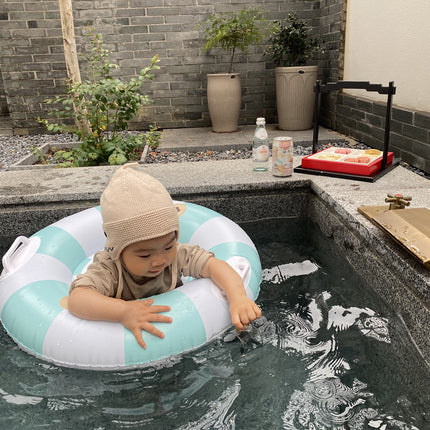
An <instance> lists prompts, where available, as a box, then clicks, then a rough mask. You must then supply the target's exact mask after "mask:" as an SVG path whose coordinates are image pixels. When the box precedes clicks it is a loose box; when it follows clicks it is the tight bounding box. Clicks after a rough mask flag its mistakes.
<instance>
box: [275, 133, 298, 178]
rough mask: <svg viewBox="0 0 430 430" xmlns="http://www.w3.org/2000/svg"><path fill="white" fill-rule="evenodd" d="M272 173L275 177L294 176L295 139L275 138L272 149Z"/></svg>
mask: <svg viewBox="0 0 430 430" xmlns="http://www.w3.org/2000/svg"><path fill="white" fill-rule="evenodd" d="M272 172H273V175H274V176H291V175H292V174H293V138H292V137H275V138H274V139H273V147H272Z"/></svg>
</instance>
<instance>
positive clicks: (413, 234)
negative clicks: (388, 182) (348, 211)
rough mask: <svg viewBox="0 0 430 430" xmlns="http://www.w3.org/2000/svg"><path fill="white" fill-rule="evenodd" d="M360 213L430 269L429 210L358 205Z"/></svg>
mask: <svg viewBox="0 0 430 430" xmlns="http://www.w3.org/2000/svg"><path fill="white" fill-rule="evenodd" d="M357 210H358V212H360V213H361V214H362V215H364V216H365V217H366V218H368V219H369V220H370V221H372V222H373V223H374V224H375V225H377V226H378V227H379V228H381V229H382V230H383V231H385V232H386V233H388V235H389V236H391V237H392V238H394V239H395V240H396V241H397V242H398V243H400V244H401V245H402V246H404V247H405V248H406V249H407V250H408V251H409V252H411V253H412V254H413V255H414V256H415V257H416V258H418V259H419V260H420V261H421V262H422V263H423V264H424V266H425V267H426V268H427V269H429V270H430V210H429V209H427V208H412V209H394V210H389V209H388V206H360V207H359V208H358V209H357Z"/></svg>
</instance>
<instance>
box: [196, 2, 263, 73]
mask: <svg viewBox="0 0 430 430" xmlns="http://www.w3.org/2000/svg"><path fill="white" fill-rule="evenodd" d="M200 25H201V26H203V27H205V30H204V41H205V44H204V46H203V49H204V50H205V51H209V50H210V49H211V48H217V47H220V48H221V49H224V50H225V51H229V52H230V66H229V71H228V73H231V72H232V70H233V60H234V54H235V53H236V49H240V50H241V51H242V52H243V53H244V54H247V53H248V49H249V47H250V45H252V44H254V43H255V44H257V45H258V44H259V43H260V42H261V41H262V40H263V39H264V37H265V35H266V34H267V33H268V32H269V31H270V25H268V24H267V22H266V19H265V17H264V15H263V13H262V12H260V11H259V10H258V9H256V8H249V9H242V10H241V11H239V12H237V13H230V12H221V13H219V14H216V15H211V16H210V17H209V19H208V20H206V21H204V22H203V23H201V24H200Z"/></svg>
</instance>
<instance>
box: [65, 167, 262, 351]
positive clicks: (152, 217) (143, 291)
mask: <svg viewBox="0 0 430 430" xmlns="http://www.w3.org/2000/svg"><path fill="white" fill-rule="evenodd" d="M135 166H137V163H133V164H126V165H124V166H122V167H120V168H119V169H118V170H116V172H115V173H114V174H113V176H112V178H111V180H110V181H109V183H108V185H107V187H106V188H105V190H104V191H103V194H102V196H101V200H100V206H101V213H102V218H103V229H104V232H105V234H106V244H105V249H104V251H100V252H98V253H97V254H96V255H95V256H94V260H93V262H92V263H91V265H90V266H89V267H88V270H87V272H86V273H84V274H81V275H78V277H77V278H76V279H75V280H74V281H73V282H72V285H71V287H70V293H69V300H68V307H69V311H70V312H71V313H72V314H73V315H75V316H77V317H80V318H84V319H88V320H97V321H119V322H121V323H122V324H123V325H124V326H125V327H127V328H128V329H129V330H130V331H131V332H132V333H133V334H134V336H135V338H136V341H137V342H138V343H139V345H140V346H141V347H142V348H146V344H145V342H144V340H143V337H142V330H145V331H147V332H149V333H152V334H153V335H155V336H158V337H160V338H163V337H164V333H163V332H161V331H160V330H158V329H157V328H156V327H155V326H154V325H153V324H152V323H153V322H163V323H171V322H172V318H171V317H169V316H168V315H165V314H162V312H168V311H169V310H170V307H169V306H162V305H153V299H147V300H138V299H141V298H145V297H149V296H152V295H155V294H160V293H164V292H166V291H170V290H172V289H174V288H176V287H178V286H180V285H181V284H182V282H181V275H183V276H186V277H187V276H192V277H194V278H211V279H212V281H213V282H214V283H215V284H216V285H217V286H218V287H219V288H221V289H222V290H223V291H224V293H225V294H226V296H227V298H228V300H229V304H230V315H231V320H232V323H233V324H234V326H235V327H236V329H237V330H243V329H244V326H245V325H247V324H249V323H250V322H251V321H253V320H255V319H257V318H259V317H260V316H261V310H260V308H259V307H258V306H257V305H256V304H255V303H254V302H253V301H252V300H250V299H249V298H248V297H247V296H246V294H245V287H244V285H243V281H242V278H241V277H240V276H239V275H238V274H237V273H236V272H235V270H233V269H232V267H231V266H229V265H228V264H227V263H226V262H225V261H222V260H218V259H217V258H215V256H214V254H213V253H212V252H208V251H206V250H204V249H202V248H200V247H199V246H197V245H188V244H181V243H179V242H178V237H179V217H178V213H177V210H176V207H175V206H174V204H173V202H172V199H171V197H170V195H169V193H168V192H167V190H166V189H165V188H164V186H163V185H162V184H161V183H160V182H158V181H157V180H156V179H154V178H153V177H151V176H149V175H147V174H145V173H143V172H142V171H139V170H138V169H135V168H134V167H135Z"/></svg>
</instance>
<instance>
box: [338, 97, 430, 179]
mask: <svg viewBox="0 0 430 430" xmlns="http://www.w3.org/2000/svg"><path fill="white" fill-rule="evenodd" d="M395 98H396V96H394V97H393V109H392V113H391V127H390V130H391V133H390V146H389V149H390V150H392V151H393V152H394V154H395V156H397V157H400V158H401V159H402V160H403V161H405V162H406V163H409V164H411V165H412V166H415V167H418V168H419V169H421V170H424V171H425V172H427V173H430V112H420V111H412V110H408V109H404V108H400V107H396V105H395V104H394V100H395ZM335 114H336V124H335V128H336V129H337V130H339V131H340V132H341V133H344V134H347V135H349V136H352V137H354V138H355V139H357V140H359V141H361V142H364V143H366V144H368V145H370V146H372V147H374V148H378V149H382V148H383V144H384V132H385V115H386V104H385V103H382V102H375V101H371V100H369V99H364V98H361V97H355V96H352V95H348V94H338V95H337V105H336V112H335Z"/></svg>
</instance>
